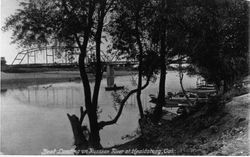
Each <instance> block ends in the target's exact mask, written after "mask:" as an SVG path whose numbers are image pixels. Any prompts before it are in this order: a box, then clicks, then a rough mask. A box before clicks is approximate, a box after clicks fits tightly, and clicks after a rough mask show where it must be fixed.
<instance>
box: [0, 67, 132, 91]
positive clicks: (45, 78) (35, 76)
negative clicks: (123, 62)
mask: <svg viewBox="0 0 250 157" xmlns="http://www.w3.org/2000/svg"><path fill="white" fill-rule="evenodd" d="M135 73H136V71H115V77H117V76H127V75H131V74H135ZM88 77H89V81H94V79H95V76H94V75H93V74H91V73H88ZM103 78H106V72H104V73H103ZM72 81H81V77H80V72H79V71H50V72H39V73H38V72H37V73H4V72H1V90H4V89H15V88H25V87H27V86H30V85H41V84H48V83H59V82H72Z"/></svg>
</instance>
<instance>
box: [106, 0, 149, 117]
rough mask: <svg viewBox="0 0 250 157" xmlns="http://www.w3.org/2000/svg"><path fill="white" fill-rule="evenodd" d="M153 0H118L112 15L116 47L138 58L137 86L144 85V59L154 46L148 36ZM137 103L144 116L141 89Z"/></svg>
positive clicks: (113, 36)
mask: <svg viewBox="0 0 250 157" xmlns="http://www.w3.org/2000/svg"><path fill="white" fill-rule="evenodd" d="M153 11H154V10H153V6H152V1H150V0H138V1H129V0H121V1H118V5H117V7H116V9H115V10H114V13H113V14H112V16H111V19H112V20H111V22H110V28H109V33H110V35H111V36H112V42H113V45H114V48H116V49H118V50H119V51H120V53H121V54H123V55H124V54H125V55H126V56H127V57H128V58H134V59H137V60H138V62H139V66H138V84H137V88H138V89H141V87H142V77H143V76H147V74H148V73H146V72H145V70H143V60H145V59H146V58H145V57H146V55H147V52H151V53H154V52H153V51H150V50H151V49H152V48H151V47H150V44H149V39H148V38H147V34H148V33H147V27H150V25H149V21H150V20H151V19H152V12H153ZM137 104H138V108H139V112H140V116H141V118H143V116H144V113H143V107H142V103H141V90H137Z"/></svg>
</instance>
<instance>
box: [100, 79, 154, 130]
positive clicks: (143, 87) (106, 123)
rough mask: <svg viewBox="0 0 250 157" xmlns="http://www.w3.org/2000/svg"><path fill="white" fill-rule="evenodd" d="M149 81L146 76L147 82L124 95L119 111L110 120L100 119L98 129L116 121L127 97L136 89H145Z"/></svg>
mask: <svg viewBox="0 0 250 157" xmlns="http://www.w3.org/2000/svg"><path fill="white" fill-rule="evenodd" d="M149 82H150V77H148V79H147V82H146V83H145V85H144V86H142V87H141V88H140V89H138V88H136V89H134V90H131V91H130V92H129V93H128V94H127V95H126V97H125V98H124V99H123V100H122V102H121V104H120V108H119V111H118V112H117V115H116V116H115V118H114V119H113V120H110V121H101V122H99V124H98V127H99V129H102V128H103V127H105V126H107V125H112V124H115V123H116V122H117V121H118V119H119V118H120V116H121V114H122V110H123V107H124V105H125V103H126V101H127V100H128V98H129V97H130V96H131V95H132V94H134V93H136V92H137V91H138V90H143V89H145V88H146V87H147V86H148V85H149Z"/></svg>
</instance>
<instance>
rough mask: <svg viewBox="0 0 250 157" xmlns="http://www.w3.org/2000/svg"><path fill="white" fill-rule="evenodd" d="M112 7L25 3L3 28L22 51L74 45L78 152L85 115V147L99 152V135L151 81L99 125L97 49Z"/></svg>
mask: <svg viewBox="0 0 250 157" xmlns="http://www.w3.org/2000/svg"><path fill="white" fill-rule="evenodd" d="M114 4H115V1H114V0H87V1H85V0H74V1H73V0H57V1H54V2H51V3H47V1H46V0H39V1H32V0H30V1H29V2H27V3H20V5H21V6H23V8H22V9H20V10H18V11H17V12H16V13H15V14H14V15H12V16H10V17H9V18H8V19H7V22H6V24H5V26H4V30H5V31H7V30H13V32H14V33H13V36H17V37H16V38H14V41H13V42H16V43H18V44H19V45H20V46H22V47H25V46H28V47H29V46H36V45H38V46H41V45H48V44H50V43H51V42H52V41H53V39H56V40H58V41H59V42H61V43H63V44H65V45H68V46H72V45H77V46H78V48H79V49H80V55H79V70H80V75H81V79H82V83H83V88H84V97H85V109H86V110H85V111H83V108H81V109H80V111H81V115H80V118H78V117H77V116H76V115H69V114H68V118H69V120H70V122H71V125H72V129H73V133H74V137H75V144H77V146H78V147H77V148H78V149H80V148H81V147H85V146H84V145H86V138H84V135H83V128H86V127H84V126H82V122H83V119H84V117H85V115H88V119H89V124H90V130H89V134H90V138H89V141H87V144H88V147H89V146H91V147H93V148H96V149H98V148H101V145H100V136H99V131H100V130H101V129H102V128H103V127H105V126H107V125H112V124H114V123H116V122H117V120H118V119H119V117H120V115H121V113H122V110H123V107H124V105H125V102H126V101H127V100H128V98H129V97H130V96H131V95H132V94H134V93H136V92H137V91H138V90H142V89H144V88H146V87H147V85H148V84H149V81H150V77H148V79H147V82H146V83H145V84H144V85H143V86H141V88H140V89H138V88H137V89H134V90H131V91H130V92H129V93H128V94H127V95H126V96H125V98H124V99H123V100H122V102H121V104H120V108H119V111H118V113H117V115H116V116H115V118H114V119H112V120H110V121H100V122H98V116H97V109H98V95H99V89H100V83H101V79H102V73H103V71H102V63H101V57H100V51H101V50H100V45H101V42H102V41H101V40H102V32H103V28H104V27H105V25H106V23H104V18H105V17H107V16H106V15H107V14H108V13H109V11H110V10H111V9H112V8H113V6H114ZM90 43H91V45H90ZM93 45H94V46H95V53H94V55H95V59H96V63H95V85H94V89H93V91H91V88H90V82H89V78H88V75H87V72H86V70H85V66H86V63H85V58H86V56H87V51H88V46H93ZM92 92H93V95H92V94H91V93H92Z"/></svg>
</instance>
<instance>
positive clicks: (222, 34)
mask: <svg viewBox="0 0 250 157" xmlns="http://www.w3.org/2000/svg"><path fill="white" fill-rule="evenodd" d="M248 8H249V7H248V4H247V2H246V1H242V0H240V1H233V0H228V1H222V2H220V1H216V0H214V1H198V2H197V1H190V3H189V5H188V6H186V9H185V16H183V18H182V20H183V23H184V26H185V27H184V29H185V32H186V33H185V34H186V35H187V40H188V41H189V42H188V46H187V47H188V49H187V50H188V51H186V52H187V53H186V54H187V55H188V57H189V61H190V63H191V64H193V65H194V66H195V67H196V68H197V69H199V71H198V73H199V74H200V75H202V76H203V77H204V78H206V80H207V81H209V82H213V83H215V84H216V85H217V86H218V87H219V86H220V85H222V84H221V82H222V81H223V82H224V86H225V89H226V90H227V89H230V86H232V84H233V82H234V81H236V80H237V79H239V78H240V77H242V76H244V75H246V74H247V72H248V68H247V59H246V58H247V54H248V53H247V51H248V50H247V44H248V43H247V41H248V33H247V32H248V27H247V25H248Z"/></svg>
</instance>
